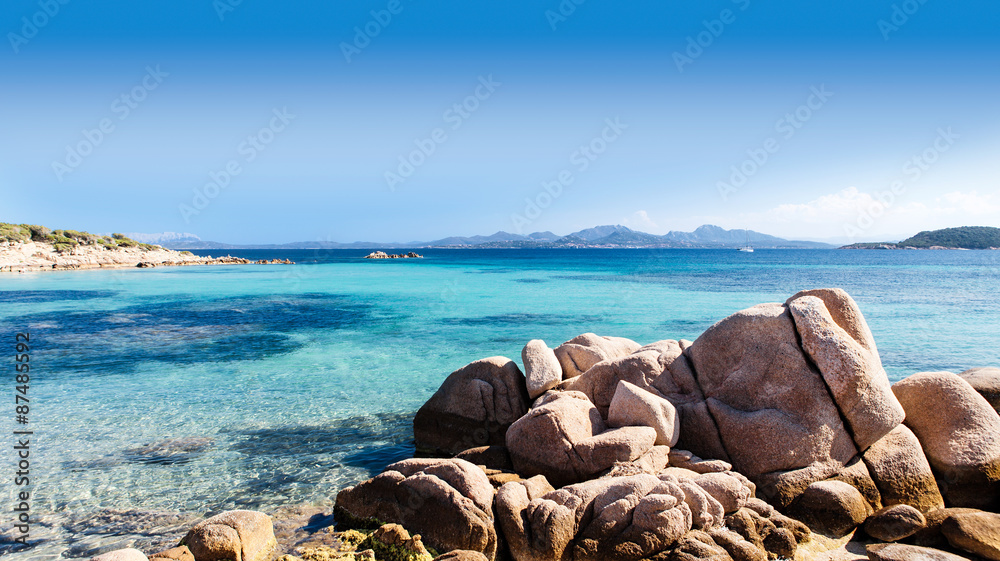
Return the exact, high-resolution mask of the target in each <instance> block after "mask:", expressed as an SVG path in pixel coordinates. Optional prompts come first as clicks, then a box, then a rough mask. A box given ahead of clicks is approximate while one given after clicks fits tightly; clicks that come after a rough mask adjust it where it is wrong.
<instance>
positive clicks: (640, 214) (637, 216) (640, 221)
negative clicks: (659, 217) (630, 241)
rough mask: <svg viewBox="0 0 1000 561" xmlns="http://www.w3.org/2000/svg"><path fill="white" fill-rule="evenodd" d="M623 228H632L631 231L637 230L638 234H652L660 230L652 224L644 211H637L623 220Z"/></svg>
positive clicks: (654, 223)
mask: <svg viewBox="0 0 1000 561" xmlns="http://www.w3.org/2000/svg"><path fill="white" fill-rule="evenodd" d="M622 222H623V224H622V225H623V226H627V227H629V228H632V229H633V230H639V231H640V232H646V233H654V231H657V230H659V229H660V227H659V226H658V225H657V224H656V222H653V219H652V218H650V217H649V214H648V213H646V211H644V210H637V211H635V212H634V213H632V215H631V216H629V217H628V218H626V219H624V220H623V221H622Z"/></svg>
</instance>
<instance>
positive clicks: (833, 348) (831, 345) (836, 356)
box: [787, 288, 904, 450]
mask: <svg viewBox="0 0 1000 561" xmlns="http://www.w3.org/2000/svg"><path fill="white" fill-rule="evenodd" d="M787 305H788V309H789V310H790V311H791V313H792V317H793V318H795V328H796V330H797V331H798V333H799V336H800V337H801V341H802V348H803V350H805V352H806V354H808V355H809V358H810V359H812V362H813V364H815V365H816V367H817V368H818V369H819V371H820V373H821V374H822V375H823V379H824V380H825V381H826V385H827V386H828V387H829V388H830V392H831V393H832V394H833V398H834V401H835V402H836V404H837V407H838V408H839V409H840V412H841V414H842V415H843V417H844V419H846V420H847V425H848V426H847V428H848V430H850V431H851V434H852V435H853V437H854V442H855V444H856V445H857V447H858V450H864V449H866V448H868V447H869V446H871V445H872V444H874V443H875V442H876V441H877V440H878V439H880V438H882V437H883V436H885V435H886V434H888V433H889V431H891V430H892V429H894V428H896V426H897V425H899V424H900V423H901V422H903V415H904V413H903V408H902V407H901V406H900V404H899V401H897V400H896V397H895V396H894V395H893V393H892V388H891V384H890V383H889V377H888V376H887V375H886V373H885V370H883V369H882V361H881V360H880V359H879V356H878V349H877V348H876V347H875V338H874V337H872V333H871V330H870V329H869V328H868V324H867V323H866V322H865V319H864V316H862V315H861V310H860V309H859V308H858V305H857V304H856V303H855V302H854V299H853V298H851V297H850V296H849V295H848V294H847V293H846V292H844V291H843V290H841V289H839V288H824V289H819V290H808V291H804V292H799V293H798V294H796V295H795V296H792V297H791V298H790V299H789V300H788V302H787Z"/></svg>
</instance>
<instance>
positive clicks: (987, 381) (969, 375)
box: [959, 367, 1000, 411]
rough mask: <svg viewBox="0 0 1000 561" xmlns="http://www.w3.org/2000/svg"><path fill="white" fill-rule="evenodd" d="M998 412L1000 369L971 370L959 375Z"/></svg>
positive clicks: (999, 403)
mask: <svg viewBox="0 0 1000 561" xmlns="http://www.w3.org/2000/svg"><path fill="white" fill-rule="evenodd" d="M959 376H961V377H962V378H963V379H964V380H965V381H966V382H968V383H969V385H970V386H972V387H973V388H975V390H976V391H977V392H979V395H981V396H983V397H985V398H986V401H988V402H989V403H990V405H991V406H992V407H993V409H995V410H996V411H1000V368H990V367H984V368H970V369H969V370H966V371H965V372H961V373H959Z"/></svg>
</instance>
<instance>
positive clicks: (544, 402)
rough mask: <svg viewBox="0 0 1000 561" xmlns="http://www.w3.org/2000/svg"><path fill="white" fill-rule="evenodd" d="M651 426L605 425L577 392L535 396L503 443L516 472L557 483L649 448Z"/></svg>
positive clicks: (633, 457) (630, 458)
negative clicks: (619, 426)
mask: <svg viewBox="0 0 1000 561" xmlns="http://www.w3.org/2000/svg"><path fill="white" fill-rule="evenodd" d="M655 441H656V431H655V430H654V429H652V428H650V427H622V428H617V429H608V428H607V425H606V424H605V423H604V420H603V419H602V418H601V415H600V413H599V412H598V411H597V408H596V407H594V404H593V403H591V402H590V400H589V399H587V396H586V395H584V394H582V393H580V392H572V391H567V392H558V393H552V394H549V395H548V396H545V397H543V398H542V399H540V400H539V401H538V402H537V403H536V404H535V407H533V408H532V409H531V411H529V412H528V414H527V415H525V416H524V417H521V418H520V419H518V420H517V422H515V423H514V424H513V425H511V427H510V429H509V430H508V431H507V449H508V451H509V452H510V457H511V461H512V463H513V464H514V468H515V469H516V470H517V472H518V473H519V474H521V475H523V476H532V475H544V476H545V477H546V478H548V480H549V481H551V482H552V483H553V484H554V485H556V486H561V485H567V484H571V483H576V482H580V481H585V480H587V479H590V478H591V477H593V476H595V475H597V474H598V473H600V472H602V471H604V470H606V469H609V468H611V467H612V466H613V465H614V464H615V463H616V462H630V461H633V460H636V459H638V458H640V457H641V456H642V455H644V454H645V453H646V452H648V451H649V450H650V449H652V448H653V443H654V442H655Z"/></svg>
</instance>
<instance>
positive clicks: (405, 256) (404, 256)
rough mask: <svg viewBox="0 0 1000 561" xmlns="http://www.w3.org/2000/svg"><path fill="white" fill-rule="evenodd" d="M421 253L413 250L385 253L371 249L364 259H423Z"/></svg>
mask: <svg viewBox="0 0 1000 561" xmlns="http://www.w3.org/2000/svg"><path fill="white" fill-rule="evenodd" d="M423 258H424V256H423V255H417V254H416V253H414V252H412V251H411V252H409V253H392V254H390V253H386V252H384V251H373V252H371V253H369V254H368V255H365V259H423Z"/></svg>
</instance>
